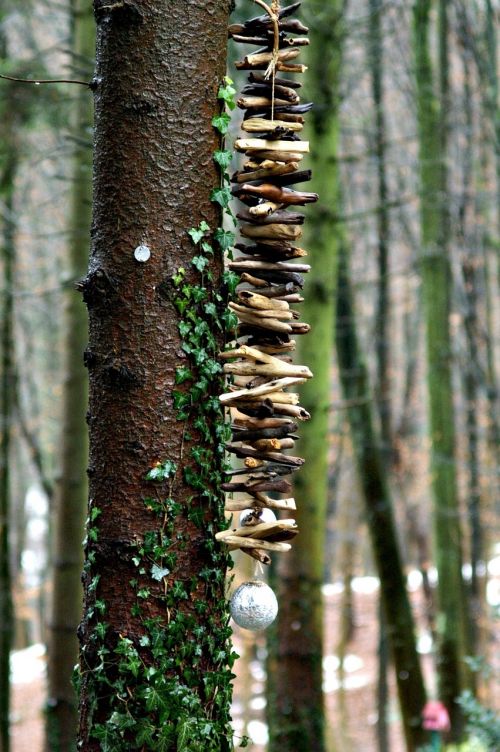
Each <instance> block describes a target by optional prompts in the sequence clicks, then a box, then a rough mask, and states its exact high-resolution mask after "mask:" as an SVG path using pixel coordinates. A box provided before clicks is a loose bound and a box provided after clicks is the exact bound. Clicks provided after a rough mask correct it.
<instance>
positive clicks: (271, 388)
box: [219, 376, 306, 405]
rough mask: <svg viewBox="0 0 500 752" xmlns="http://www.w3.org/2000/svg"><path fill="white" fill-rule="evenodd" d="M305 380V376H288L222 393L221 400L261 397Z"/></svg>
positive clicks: (225, 401) (229, 401)
mask: <svg viewBox="0 0 500 752" xmlns="http://www.w3.org/2000/svg"><path fill="white" fill-rule="evenodd" d="M304 381H306V379H304V378H299V377H295V376H294V377H289V376H286V377H284V378H280V379H273V380H272V381H268V382H267V383H266V384H262V385H261V386H258V387H256V388H255V389H238V390H236V391H231V392H226V393H225V394H221V395H220V397H219V400H220V401H221V402H222V404H223V405H225V404H229V403H231V402H234V401H235V400H238V399H242V398H244V399H245V400H248V399H253V398H255V397H261V396H263V395H267V394H270V393H271V392H272V393H277V390H279V389H286V388H287V387H288V386H294V385H295V384H303V383H304ZM287 396H288V395H287ZM289 396H292V395H289Z"/></svg>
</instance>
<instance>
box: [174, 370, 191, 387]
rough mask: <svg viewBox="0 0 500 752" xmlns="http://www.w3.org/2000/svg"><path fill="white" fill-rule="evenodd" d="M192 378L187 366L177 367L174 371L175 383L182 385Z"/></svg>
mask: <svg viewBox="0 0 500 752" xmlns="http://www.w3.org/2000/svg"><path fill="white" fill-rule="evenodd" d="M192 378H193V374H192V373H191V370H190V369H189V368H188V367H187V366H179V367H178V368H176V370H175V383H176V384H183V383H184V382H185V381H189V379H192Z"/></svg>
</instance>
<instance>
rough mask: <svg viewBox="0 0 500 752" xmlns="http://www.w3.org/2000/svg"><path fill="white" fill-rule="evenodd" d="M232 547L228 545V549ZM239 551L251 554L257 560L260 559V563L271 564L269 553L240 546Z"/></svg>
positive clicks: (230, 549)
mask: <svg viewBox="0 0 500 752" xmlns="http://www.w3.org/2000/svg"><path fill="white" fill-rule="evenodd" d="M232 550H233V547H232V546H229V551H232ZM240 550H241V553H243V554H247V556H251V557H252V559H257V561H260V563H261V564H265V565H266V566H269V565H270V564H271V557H270V556H269V554H266V552H265V551H259V549H257V548H242V549H240Z"/></svg>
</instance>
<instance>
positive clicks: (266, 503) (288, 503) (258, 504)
mask: <svg viewBox="0 0 500 752" xmlns="http://www.w3.org/2000/svg"><path fill="white" fill-rule="evenodd" d="M261 497H262V498H261ZM262 499H264V500H262ZM251 507H254V508H255V510H256V511H258V510H261V509H264V508H266V507H267V508H268V509H280V510H284V511H290V510H295V509H296V508H297V505H296V503H295V499H271V498H269V497H268V496H264V494H260V493H256V494H255V496H254V497H252V498H251V499H228V500H227V501H226V511H228V512H242V511H243V510H244V509H248V508H251Z"/></svg>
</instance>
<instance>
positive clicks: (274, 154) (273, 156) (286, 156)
mask: <svg viewBox="0 0 500 752" xmlns="http://www.w3.org/2000/svg"><path fill="white" fill-rule="evenodd" d="M270 143H272V141H271V142H270ZM290 143H293V144H296V143H299V142H298V141H291V142H290ZM251 154H252V157H253V158H254V159H258V160H268V159H269V160H273V161H274V162H301V161H302V160H303V159H304V154H300V153H299V152H296V151H290V152H288V151H272V150H270V149H265V150H262V151H253V152H252V153H251ZM256 166H258V164H256ZM244 167H245V165H244Z"/></svg>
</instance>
